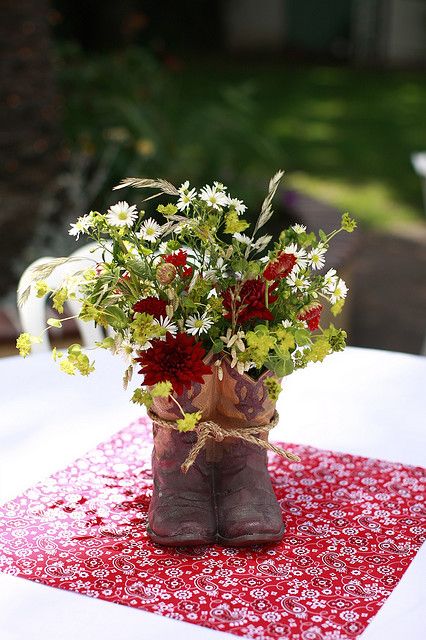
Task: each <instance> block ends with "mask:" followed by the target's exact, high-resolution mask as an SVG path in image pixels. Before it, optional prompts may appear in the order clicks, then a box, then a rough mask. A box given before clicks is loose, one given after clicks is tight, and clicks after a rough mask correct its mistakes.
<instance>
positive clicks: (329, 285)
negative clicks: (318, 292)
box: [322, 269, 339, 293]
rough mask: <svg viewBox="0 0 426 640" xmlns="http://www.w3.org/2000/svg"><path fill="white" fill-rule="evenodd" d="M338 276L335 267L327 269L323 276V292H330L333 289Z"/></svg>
mask: <svg viewBox="0 0 426 640" xmlns="http://www.w3.org/2000/svg"><path fill="white" fill-rule="evenodd" d="M338 279H339V278H338V276H337V275H336V269H329V270H328V271H327V273H326V274H325V276H324V284H323V286H322V291H323V293H330V292H331V291H333V289H335V287H336V284H337V281H338Z"/></svg>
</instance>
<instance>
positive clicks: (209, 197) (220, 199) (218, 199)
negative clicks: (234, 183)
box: [200, 185, 228, 209]
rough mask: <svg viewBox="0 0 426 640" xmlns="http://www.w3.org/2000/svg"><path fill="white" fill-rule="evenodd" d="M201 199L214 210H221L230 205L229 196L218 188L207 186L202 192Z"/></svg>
mask: <svg viewBox="0 0 426 640" xmlns="http://www.w3.org/2000/svg"><path fill="white" fill-rule="evenodd" d="M200 198H201V200H204V202H206V203H207V204H209V205H210V206H211V207H212V208H213V209H220V208H221V207H224V206H226V204H227V203H228V196H227V195H226V194H225V193H224V192H223V191H220V190H218V188H217V186H213V187H210V186H209V185H206V186H205V187H203V188H202V189H201V191H200Z"/></svg>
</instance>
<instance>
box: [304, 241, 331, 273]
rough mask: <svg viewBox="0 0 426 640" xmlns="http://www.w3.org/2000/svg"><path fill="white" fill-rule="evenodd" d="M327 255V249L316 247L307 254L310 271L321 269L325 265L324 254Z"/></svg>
mask: <svg viewBox="0 0 426 640" xmlns="http://www.w3.org/2000/svg"><path fill="white" fill-rule="evenodd" d="M326 253H327V249H324V247H321V246H320V245H318V247H315V248H314V249H312V251H310V252H309V253H308V258H309V260H310V263H311V267H312V269H322V268H323V266H324V264H325V258H324V256H325V254H326Z"/></svg>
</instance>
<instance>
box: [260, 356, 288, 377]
mask: <svg viewBox="0 0 426 640" xmlns="http://www.w3.org/2000/svg"><path fill="white" fill-rule="evenodd" d="M265 367H267V368H268V369H270V370H271V371H273V372H274V373H275V375H276V376H277V377H278V378H283V377H284V376H288V375H289V374H290V373H292V371H293V369H294V367H293V361H292V359H291V358H290V357H288V358H284V359H278V358H269V359H268V360H266V362H265Z"/></svg>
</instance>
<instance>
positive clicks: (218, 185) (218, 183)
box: [213, 180, 226, 191]
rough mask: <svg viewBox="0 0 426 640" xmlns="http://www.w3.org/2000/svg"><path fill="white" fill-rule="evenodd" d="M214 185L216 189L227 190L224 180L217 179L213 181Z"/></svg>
mask: <svg viewBox="0 0 426 640" xmlns="http://www.w3.org/2000/svg"><path fill="white" fill-rule="evenodd" d="M213 186H214V188H215V189H216V191H226V187H225V185H224V184H223V183H222V182H218V181H217V180H215V181H214V182H213Z"/></svg>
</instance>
